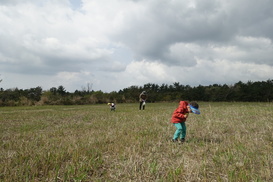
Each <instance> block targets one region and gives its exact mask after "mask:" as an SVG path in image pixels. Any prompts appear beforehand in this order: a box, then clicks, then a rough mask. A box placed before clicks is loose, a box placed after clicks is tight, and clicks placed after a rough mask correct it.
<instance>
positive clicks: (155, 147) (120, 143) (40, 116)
mask: <svg viewBox="0 0 273 182" xmlns="http://www.w3.org/2000/svg"><path fill="white" fill-rule="evenodd" d="M199 105H200V110H201V115H194V114H190V116H189V118H188V120H187V138H186V142H185V143H184V144H178V143H172V142H170V139H171V137H172V136H173V133H174V131H175V127H174V126H173V125H172V124H171V123H170V118H171V115H172V112H173V110H174V109H175V108H176V107H177V106H178V103H153V104H152V103H148V104H147V106H146V110H144V111H139V110H138V104H137V103H135V104H118V105H117V110H116V112H110V109H109V108H108V106H107V105H106V104H103V105H89V106H35V107H1V108H0V136H1V141H0V164H1V165H0V181H3V182H8V181H12V182H13V181H16V182H17V181H19V182H20V181H31V182H32V181H56V182H57V181H60V182H62V181H126V182H127V181H162V182H165V181H236V182H237V181H273V156H272V154H273V153H272V151H273V136H272V133H273V132H272V129H273V103H224V102H219V103H209V102H202V103H199Z"/></svg>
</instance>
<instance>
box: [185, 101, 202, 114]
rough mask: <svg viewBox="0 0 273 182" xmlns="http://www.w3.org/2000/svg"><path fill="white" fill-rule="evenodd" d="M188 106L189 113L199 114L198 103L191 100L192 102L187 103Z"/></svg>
mask: <svg viewBox="0 0 273 182" xmlns="http://www.w3.org/2000/svg"><path fill="white" fill-rule="evenodd" d="M187 108H188V111H189V112H190V113H194V114H200V111H199V109H198V108H199V105H198V104H197V102H195V101H193V102H190V103H189V105H188V106H187Z"/></svg>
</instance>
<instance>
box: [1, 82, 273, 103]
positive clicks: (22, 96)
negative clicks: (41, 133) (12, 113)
mask: <svg viewBox="0 0 273 182" xmlns="http://www.w3.org/2000/svg"><path fill="white" fill-rule="evenodd" d="M144 90H145V91H146V92H147V93H148V100H147V102H175V101H179V100H189V101H191V100H195V101H211V102H222V101H225V102H233V101H235V102H237V101H238V102H239V101H243V102H272V101H273V80H270V79H269V80H267V81H257V82H252V81H248V82H247V83H243V82H241V81H239V82H237V83H235V84H233V85H227V84H223V85H221V84H213V85H209V86H202V85H199V86H194V87H192V86H189V85H182V84H180V83H179V82H175V83H173V84H171V85H168V84H161V85H158V84H152V83H147V84H144V85H143V86H130V87H128V88H124V89H122V90H119V91H113V92H110V93H105V92H102V91H100V90H99V91H94V90H89V89H88V90H86V89H83V90H76V91H75V92H73V93H70V92H67V91H66V90H65V88H64V87H63V86H59V87H52V88H50V89H49V90H45V91H44V90H43V89H42V88H41V87H40V86H38V87H36V88H30V89H18V88H13V89H6V90H4V89H3V88H0V106H24V105H28V106H29V105H85V104H102V103H108V102H115V103H134V102H138V100H139V94H140V93H141V92H142V91H144Z"/></svg>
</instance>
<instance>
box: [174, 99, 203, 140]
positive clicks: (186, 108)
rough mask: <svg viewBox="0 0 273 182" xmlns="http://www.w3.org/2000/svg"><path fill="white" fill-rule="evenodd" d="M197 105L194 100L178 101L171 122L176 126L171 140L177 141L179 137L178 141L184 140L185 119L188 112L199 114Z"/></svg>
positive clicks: (185, 130)
mask: <svg viewBox="0 0 273 182" xmlns="http://www.w3.org/2000/svg"><path fill="white" fill-rule="evenodd" d="M198 108H199V105H198V104H197V103H196V102H190V103H188V102H187V101H180V102H179V106H178V107H177V108H176V109H175V110H174V112H173V115H172V119H171V123H173V125H174V126H175V127H176V131H175V133H174V136H173V138H172V141H173V142H177V141H178V138H179V137H180V142H181V143H183V142H185V137H186V134H187V127H186V123H185V122H186V120H187V118H188V116H189V113H194V114H200V111H199V109H198Z"/></svg>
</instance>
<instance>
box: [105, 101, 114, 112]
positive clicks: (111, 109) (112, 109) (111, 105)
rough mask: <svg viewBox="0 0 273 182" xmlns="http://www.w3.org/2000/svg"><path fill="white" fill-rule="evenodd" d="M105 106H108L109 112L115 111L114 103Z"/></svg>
mask: <svg viewBox="0 0 273 182" xmlns="http://www.w3.org/2000/svg"><path fill="white" fill-rule="evenodd" d="M107 105H109V106H110V111H116V104H115V103H113V102H112V103H108V104H107Z"/></svg>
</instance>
